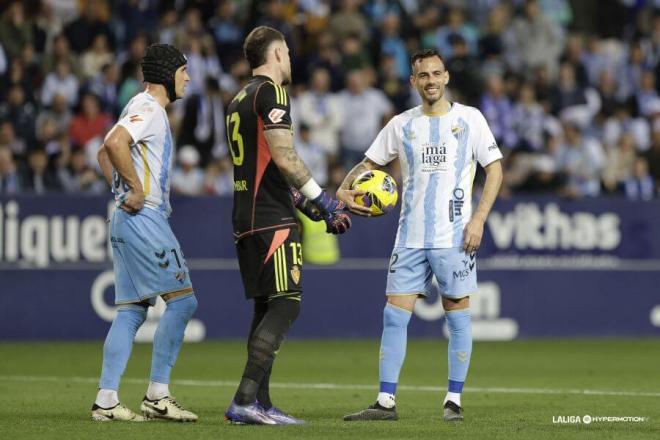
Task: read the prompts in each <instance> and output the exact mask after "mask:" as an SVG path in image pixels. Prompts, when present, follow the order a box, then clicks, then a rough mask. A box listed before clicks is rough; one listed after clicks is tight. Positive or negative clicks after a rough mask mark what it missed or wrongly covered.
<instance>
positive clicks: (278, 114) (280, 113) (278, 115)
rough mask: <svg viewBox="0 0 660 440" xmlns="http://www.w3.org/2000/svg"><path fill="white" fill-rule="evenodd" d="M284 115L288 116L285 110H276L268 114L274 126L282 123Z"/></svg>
mask: <svg viewBox="0 0 660 440" xmlns="http://www.w3.org/2000/svg"><path fill="white" fill-rule="evenodd" d="M284 115H286V111H285V110H282V109H279V108H274V109H272V110H271V111H270V113H268V119H270V120H271V122H272V123H273V124H277V123H278V122H281V121H282V118H283V117H284Z"/></svg>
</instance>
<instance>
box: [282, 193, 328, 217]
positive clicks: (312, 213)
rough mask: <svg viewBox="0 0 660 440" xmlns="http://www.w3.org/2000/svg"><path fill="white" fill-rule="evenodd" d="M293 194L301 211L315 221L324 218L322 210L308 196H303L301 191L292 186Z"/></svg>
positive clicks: (294, 201)
mask: <svg viewBox="0 0 660 440" xmlns="http://www.w3.org/2000/svg"><path fill="white" fill-rule="evenodd" d="M290 190H291V196H293V204H294V206H295V207H296V208H298V210H300V212H302V213H303V214H305V216H307V218H309V219H310V220H311V221H313V222H318V221H321V220H323V216H322V215H321V211H319V209H318V208H317V207H316V206H315V205H314V204H313V203H312V202H311V200H309V199H308V198H307V197H305V196H303V195H302V194H301V193H300V191H298V190H297V189H295V188H294V187H291V189H290Z"/></svg>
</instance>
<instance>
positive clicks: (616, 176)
mask: <svg viewBox="0 0 660 440" xmlns="http://www.w3.org/2000/svg"><path fill="white" fill-rule="evenodd" d="M606 156H607V157H606V160H607V162H606V164H605V169H604V170H603V187H604V188H605V190H606V191H608V192H610V193H614V192H619V191H621V189H622V188H623V183H624V182H625V181H626V180H627V179H628V178H629V177H630V176H631V175H632V173H633V167H634V164H635V159H636V157H637V151H636V149H635V138H634V137H633V136H632V135H631V134H630V133H624V134H622V135H621V138H620V139H619V142H618V145H617V147H616V148H611V149H608V150H607V152H606Z"/></svg>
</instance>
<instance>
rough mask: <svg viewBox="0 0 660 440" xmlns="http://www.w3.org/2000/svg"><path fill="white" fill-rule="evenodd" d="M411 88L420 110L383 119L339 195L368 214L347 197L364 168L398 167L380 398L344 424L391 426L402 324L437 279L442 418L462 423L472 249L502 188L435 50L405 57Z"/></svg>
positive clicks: (487, 144)
mask: <svg viewBox="0 0 660 440" xmlns="http://www.w3.org/2000/svg"><path fill="white" fill-rule="evenodd" d="M411 64H412V72H413V73H412V75H411V77H410V82H411V84H412V85H413V86H414V87H415V88H416V89H417V91H418V92H419V94H420V96H421V97H422V105H420V106H418V107H415V108H412V109H410V110H408V111H405V112H403V113H401V114H399V115H397V116H395V117H394V118H392V120H390V122H389V123H388V124H387V125H386V126H385V127H384V128H383V129H382V130H381V132H380V133H379V134H378V136H377V137H376V139H375V140H374V142H373V143H372V145H371V147H369V149H368V150H367V152H366V153H365V156H366V157H365V159H364V160H363V161H362V162H360V163H359V164H358V165H356V166H355V167H354V168H353V169H352V170H351V172H350V173H348V175H347V176H346V178H345V179H344V182H343V183H342V185H341V188H340V189H339V190H338V191H337V198H338V199H339V200H341V201H343V202H344V203H346V205H347V206H348V207H349V209H350V210H351V211H353V212H354V213H356V214H360V215H369V214H370V213H371V211H370V210H369V209H368V208H366V207H364V206H362V203H358V201H356V200H353V198H352V196H353V193H351V192H349V189H350V188H351V184H352V183H353V181H354V180H355V178H356V177H357V176H359V175H361V174H363V173H364V172H366V171H369V170H375V169H378V168H380V167H384V166H385V165H387V164H388V163H390V162H391V161H393V160H394V159H396V158H399V160H400V161H401V170H402V175H403V193H402V200H403V201H402V207H401V218H400V220H399V229H398V232H397V238H396V242H395V245H394V250H393V252H392V257H391V260H390V267H389V272H388V276H387V288H386V294H387V304H386V305H385V310H384V312H383V335H382V340H381V347H380V365H379V367H380V392H379V393H378V397H377V400H376V403H374V404H373V405H371V406H369V407H368V408H366V409H364V410H362V411H359V412H357V413H354V414H349V415H347V416H345V417H344V420H346V421H357V420H396V419H397V413H396V407H395V394H396V387H397V383H398V380H399V373H400V371H401V367H402V365H403V361H404V358H405V353H406V342H407V327H408V322H409V321H410V317H411V315H412V311H413V309H414V306H415V302H416V301H417V298H418V297H419V296H426V295H427V294H428V289H429V287H430V285H431V277H432V276H434V275H435V277H436V279H437V280H438V285H439V286H440V291H441V294H442V304H443V307H444V309H445V311H446V314H447V326H448V328H449V346H448V358H449V384H448V390H447V395H446V397H445V399H444V420H446V421H460V420H463V415H462V408H461V392H462V390H463V384H464V382H465V378H466V376H467V371H468V366H469V364H470V355H471V352H472V330H471V319H470V310H469V305H470V303H469V296H470V294H472V293H474V292H475V291H476V290H477V273H476V259H475V252H476V250H477V249H478V248H479V245H480V243H481V237H482V235H483V230H484V223H485V221H486V218H487V216H488V213H489V212H490V210H491V207H492V206H493V203H494V202H495V199H496V198H497V193H498V191H499V188H500V185H501V183H502V166H501V164H500V159H501V158H502V154H501V153H500V150H499V148H498V146H497V143H496V142H495V138H494V137H493V134H492V133H491V131H490V129H489V128H488V124H487V122H486V119H485V118H484V117H483V115H482V114H481V112H480V111H479V110H478V109H476V108H473V107H468V106H465V105H461V104H459V103H456V102H450V101H448V100H447V98H446V96H445V86H446V85H447V83H448V82H449V73H448V72H447V70H446V69H445V66H444V62H443V60H442V57H441V56H440V54H439V53H438V52H437V51H435V50H424V51H420V52H417V53H415V54H414V55H413V56H412V58H411ZM477 162H479V164H480V165H481V166H483V167H484V169H485V171H486V183H485V186H484V190H483V194H482V196H481V200H480V202H479V204H478V206H477V208H476V210H475V211H474V212H473V211H472V184H473V180H474V174H475V170H476V163H477Z"/></svg>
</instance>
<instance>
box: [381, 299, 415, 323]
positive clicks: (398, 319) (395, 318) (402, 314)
mask: <svg viewBox="0 0 660 440" xmlns="http://www.w3.org/2000/svg"><path fill="white" fill-rule="evenodd" d="M411 316H412V312H409V311H408V310H405V309H402V308H400V307H397V306H395V305H393V304H391V303H387V304H386V305H385V310H383V325H384V326H385V327H407V326H408V322H410V317H411Z"/></svg>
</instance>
